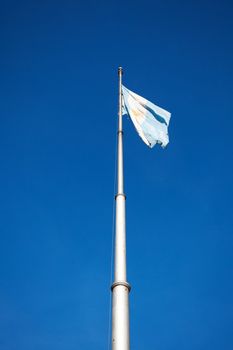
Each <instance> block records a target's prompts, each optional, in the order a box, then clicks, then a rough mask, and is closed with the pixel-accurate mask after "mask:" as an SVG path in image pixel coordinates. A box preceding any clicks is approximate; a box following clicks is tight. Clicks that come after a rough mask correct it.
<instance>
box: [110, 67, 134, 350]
mask: <svg viewBox="0 0 233 350" xmlns="http://www.w3.org/2000/svg"><path fill="white" fill-rule="evenodd" d="M122 74H123V69H122V67H119V68H118V76H119V113H118V132H117V138H118V144H117V156H118V157H117V194H116V196H115V200H116V226H115V264H114V282H113V284H112V287H111V289H112V350H129V349H130V341H129V292H130V285H129V283H128V282H127V276H126V229H125V200H126V196H125V194H124V171H123V170H124V169H123V127H122Z"/></svg>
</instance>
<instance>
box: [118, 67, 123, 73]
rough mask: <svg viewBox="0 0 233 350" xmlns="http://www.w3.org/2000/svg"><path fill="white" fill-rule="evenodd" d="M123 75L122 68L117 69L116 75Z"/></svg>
mask: <svg viewBox="0 0 233 350" xmlns="http://www.w3.org/2000/svg"><path fill="white" fill-rule="evenodd" d="M120 74H123V68H122V67H118V75H120Z"/></svg>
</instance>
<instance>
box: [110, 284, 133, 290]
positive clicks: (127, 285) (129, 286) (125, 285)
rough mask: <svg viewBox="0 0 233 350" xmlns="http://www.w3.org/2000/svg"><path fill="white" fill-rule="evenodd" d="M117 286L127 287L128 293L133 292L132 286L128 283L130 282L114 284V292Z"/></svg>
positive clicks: (112, 287)
mask: <svg viewBox="0 0 233 350" xmlns="http://www.w3.org/2000/svg"><path fill="white" fill-rule="evenodd" d="M117 286H123V287H126V288H127V289H128V291H129V292H130V290H131V285H130V284H129V283H128V282H124V281H117V282H114V283H113V284H112V286H111V291H113V289H114V288H115V287H117Z"/></svg>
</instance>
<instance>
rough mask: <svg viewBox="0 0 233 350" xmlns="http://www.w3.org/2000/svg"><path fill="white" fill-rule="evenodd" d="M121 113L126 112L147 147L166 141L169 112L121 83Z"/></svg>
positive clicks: (163, 144)
mask: <svg viewBox="0 0 233 350" xmlns="http://www.w3.org/2000/svg"><path fill="white" fill-rule="evenodd" d="M122 93H123V114H126V113H127V114H128V115H129V116H130V118H131V120H132V122H133V124H134V126H135V128H136V130H137V132H138V134H139V136H140V137H141V138H142V140H143V141H144V142H145V143H146V144H147V146H149V147H151V148H152V147H153V146H154V145H155V144H156V143H158V144H160V145H161V146H162V147H165V146H166V145H167V144H168V142H169V138H168V125H169V121H170V118H171V113H169V112H168V111H166V110H165V109H162V108H160V107H158V106H156V105H155V104H153V103H151V102H149V101H147V100H146V99H145V98H143V97H141V96H139V95H137V94H135V93H134V92H132V91H130V90H129V89H127V88H126V87H125V86H123V85H122Z"/></svg>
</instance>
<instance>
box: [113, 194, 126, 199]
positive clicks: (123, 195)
mask: <svg viewBox="0 0 233 350" xmlns="http://www.w3.org/2000/svg"><path fill="white" fill-rule="evenodd" d="M118 196H122V197H124V198H125V199H126V195H125V194H124V193H117V194H116V195H115V200H116V199H117V197H118Z"/></svg>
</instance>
